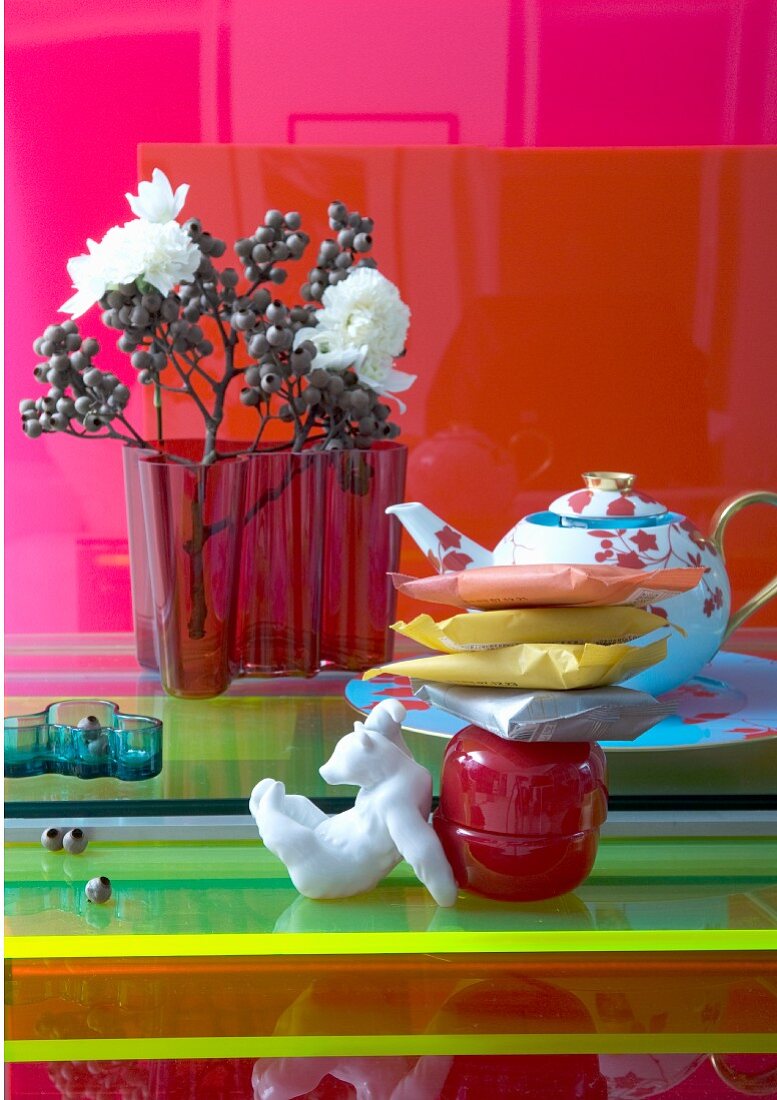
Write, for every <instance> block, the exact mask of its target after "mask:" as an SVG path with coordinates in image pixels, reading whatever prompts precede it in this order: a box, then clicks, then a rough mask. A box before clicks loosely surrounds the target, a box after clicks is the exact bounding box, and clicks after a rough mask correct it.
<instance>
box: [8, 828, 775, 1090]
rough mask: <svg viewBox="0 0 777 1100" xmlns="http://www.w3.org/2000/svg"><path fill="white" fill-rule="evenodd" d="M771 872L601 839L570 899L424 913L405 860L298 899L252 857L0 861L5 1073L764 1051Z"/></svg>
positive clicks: (136, 848) (755, 849) (265, 857)
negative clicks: (118, 1062)
mask: <svg viewBox="0 0 777 1100" xmlns="http://www.w3.org/2000/svg"><path fill="white" fill-rule="evenodd" d="M775 868H777V840H774V839H769V838H763V839H760V840H757V839H742V840H731V839H730V840H720V839H719V840H712V839H704V838H700V839H697V840H682V841H678V840H670V839H663V840H657V839H655V838H654V839H650V840H644V841H635V840H622V841H619V840H610V841H604V842H603V843H602V844H601V846H600V851H599V856H598V858H597V861H596V865H595V867H594V870H593V872H592V874H591V876H590V877H589V879H588V880H587V881H586V882H585V883H584V884H583V885H582V886H581V887H579V889H578V890H577V891H575V893H574V894H568V895H565V896H564V897H560V898H556V899H553V900H551V901H547V902H542V903H532V904H508V903H501V902H495V901H489V900H488V899H485V898H478V897H475V896H468V895H465V894H462V895H460V897H459V900H458V904H457V906H456V907H455V908H454V909H449V910H443V909H438V908H437V907H436V906H435V905H434V903H433V902H432V900H431V899H430V897H429V895H428V894H427V893H426V892H425V891H424V890H423V888H422V887H420V886H419V884H418V883H417V882H416V881H415V879H414V878H413V876H412V874H411V872H410V870H409V868H408V867H406V866H405V865H400V866H399V867H398V868H397V869H396V870H395V871H394V872H393V873H392V875H391V876H390V877H389V878H388V879H387V880H386V881H385V882H384V883H383V884H382V885H381V886H380V887H378V888H377V889H376V890H374V891H372V892H371V893H370V894H367V895H364V896H361V897H357V898H352V899H343V900H341V901H330V902H316V901H310V900H308V899H306V898H303V897H301V896H299V895H298V894H297V893H296V891H295V890H294V888H293V887H292V886H291V884H290V882H289V881H288V879H287V878H286V875H285V872H284V869H283V867H282V865H281V864H280V863H278V861H276V860H275V859H274V857H272V856H271V855H270V854H269V853H268V852H267V851H266V850H265V849H263V848H262V847H261V845H260V844H259V843H258V842H256V843H254V844H249V843H239V842H228V843H222V844H209V845H208V844H205V845H200V844H196V845H195V844H187V843H167V844H159V843H157V844H111V843H103V842H100V841H94V842H93V843H91V844H90V846H89V848H88V849H87V851H86V853H85V854H84V855H82V856H68V855H66V854H65V855H63V854H62V853H48V852H44V851H42V849H40V848H36V847H35V846H33V845H15V844H14V845H9V846H8V848H7V860H6V932H7V935H6V956H7V963H6V966H7V993H6V998H7V1013H6V1057H7V1059H8V1060H10V1061H59V1060H63V1059H64V1060H68V1059H74V1060H79V1059H85V1058H86V1059H111V1058H118V1059H129V1058H164V1057H167V1058H170V1057H179V1058H192V1057H194V1058H196V1057H234V1058H242V1057H249V1056H253V1057H258V1056H262V1057H279V1058H285V1057H299V1056H306V1057H321V1056H330V1055H337V1056H338V1057H340V1056H343V1057H345V1056H354V1055H370V1056H372V1055H379V1054H392V1055H411V1054H412V1055H421V1054H425V1055H431V1054H445V1055H449V1054H454V1053H456V1054H472V1055H474V1054H519V1053H524V1054H528V1053H534V1054H538V1053H543V1052H544V1053H549V1052H555V1053H565V1052H566V1053H574V1052H578V1053H579V1052H587V1053H591V1052H595V1053H611V1054H612V1053H624V1052H630V1053H634V1052H637V1051H638V1052H642V1053H645V1054H654V1053H656V1052H663V1053H671V1052H674V1053H678V1052H686V1051H689V1050H703V1051H707V1052H715V1051H717V1052H726V1051H727V1052H731V1051H741V1052H758V1051H768V1050H773V1049H774V1034H775V1032H776V1031H777V959H775V956H774V951H773V948H774V944H775V929H777V874H776V873H775ZM97 874H107V875H108V876H109V877H110V878H111V880H112V882H113V884H114V894H113V897H112V899H111V900H110V901H109V902H108V903H107V904H106V905H102V906H96V905H90V904H89V903H88V902H86V900H85V897H84V884H85V882H86V880H87V879H88V878H90V877H92V876H94V875H97ZM292 1095H294V1094H292Z"/></svg>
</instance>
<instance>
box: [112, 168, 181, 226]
mask: <svg viewBox="0 0 777 1100" xmlns="http://www.w3.org/2000/svg"><path fill="white" fill-rule="evenodd" d="M188 193H189V184H188V183H182V184H181V186H180V187H177V188H176V190H175V194H173V189H172V187H171V186H170V180H169V179H168V178H167V176H166V175H165V174H164V172H163V171H162V170H161V169H159V168H155V169H154V171H153V172H152V173H151V183H149V182H148V180H143V181H142V182H141V183H139V184H138V193H137V195H130V193H129V192H127V196H126V198H127V202H128V203H129V204H130V210H131V211H132V213H133V214H134V215H135V217H136V218H143V219H144V220H145V221H147V222H159V223H164V222H171V221H173V220H174V219H175V218H177V217H178V215H179V214H180V213H181V210H182V209H183V204H184V203H185V202H186V196H187V194H188Z"/></svg>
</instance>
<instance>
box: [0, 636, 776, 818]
mask: <svg viewBox="0 0 777 1100" xmlns="http://www.w3.org/2000/svg"><path fill="white" fill-rule="evenodd" d="M731 648H733V649H736V650H739V651H740V652H747V653H751V654H755V655H758V656H761V657H772V656H774V655H775V654H777V631H751V632H748V631H747V630H742V631H740V632H738V634H737V635H735V636H734V638H733V639H732V645H731ZM6 660H7V671H6V703H5V709H6V714H8V715H11V714H13V715H20V714H29V713H34V712H37V711H41V710H43V709H44V708H45V707H46V706H47V705H48V704H49V703H51V702H54V701H56V700H58V699H72V698H76V697H81V698H91V699H108V700H111V701H113V702H115V703H117V704H118V705H119V707H120V709H121V710H122V711H124V712H126V713H131V714H147V715H150V716H154V717H157V718H161V719H162V722H163V726H164V732H163V767H162V771H161V773H160V774H159V775H157V776H155V777H154V778H151V779H144V780H138V781H134V782H128V781H122V780H119V779H113V778H110V779H109V778H104V779H89V780H84V779H79V778H75V777H72V776H62V775H58V774H48V775H40V776H31V777H27V778H14V779H7V780H6V783H5V790H6V815H7V816H8V817H14V818H24V817H41V816H45V815H46V813H48V812H49V811H50V809H51V807H52V805H53V804H55V803H62V802H67V803H68V804H69V807H70V812H71V813H72V814H73V815H74V816H99V815H109V816H113V815H115V814H116V813H117V809H118V808H119V805H120V812H121V814H122V815H123V816H127V815H143V814H146V815H148V814H153V815H158V814H177V815H181V814H186V815H204V814H223V813H229V814H245V813H246V802H247V798H248V795H249V794H250V791H251V789H252V788H253V786H254V784H255V783H256V782H257V781H258V780H259V779H261V778H262V777H263V776H266V775H270V776H273V777H274V778H277V779H280V780H282V781H283V782H284V783H285V784H286V786H287V789H288V790H289V791H294V792H297V793H301V794H305V795H307V796H308V797H309V798H312V799H313V800H314V801H316V802H318V804H319V805H321V806H322V808H324V809H325V810H327V811H329V812H335V811H337V810H339V809H342V808H344V807H345V806H346V805H349V804H350V803H351V802H352V798H353V792H352V791H349V790H348V789H344V788H333V787H327V786H326V784H324V782H323V780H322V779H321V777H320V776H319V774H318V768H319V766H320V765H321V764H322V763H323V762H324V760H326V759H327V757H328V756H329V754H330V752H331V750H332V748H333V747H334V744H335V742H336V741H337V740H338V739H339V737H341V736H342V735H343V733H345V732H346V731H347V730H348V729H350V728H351V727H352V724H353V721H354V717H355V712H354V711H353V709H352V708H351V706H350V705H349V704H348V703H347V702H346V700H345V698H344V691H345V687H346V684H347V683H348V680H349V679H351V678H352V677H349V676H348V674H342V673H334V672H324V673H322V674H320V675H319V676H316V677H314V678H312V679H307V680H306V679H280V680H264V681H262V680H243V681H239V682H237V683H235V684H234V685H233V687H232V688H231V689H230V691H229V692H227V693H226V694H225V695H223V696H220V697H218V698H216V699H210V700H206V701H202V700H197V701H194V700H182V699H175V698H171V697H169V696H165V695H164V693H163V692H162V689H161V686H160V684H159V680H158V677H156V676H154V675H153V674H152V673H149V672H144V671H141V670H140V669H139V667H138V665H137V663H136V661H135V658H134V650H133V645H132V639H131V637H130V636H128V635H92V636H89V635H79V636H73V637H68V636H62V637H59V638H52V637H45V638H36V637H32V636H30V637H28V638H25V639H24V640H22V641H18V640H17V641H16V642H13V641H12V642H11V644H10V645H9V647H8V650H7V658H6ZM775 669H776V672H775V678H776V679H775V683H776V684H777V666H775ZM775 694H776V696H777V687H776V689H775ZM775 724H777V717H776V718H775ZM408 744H409V745H410V748H411V750H412V751H413V754H414V755H415V757H416V759H417V760H418V761H419V762H420V763H422V764H423V765H424V766H425V767H427V768H428V769H429V770H430V771H431V772H432V775H433V777H434V780H435V790H437V789H438V786H439V768H440V763H441V760H442V755H443V751H444V748H445V742H444V741H443V740H441V739H440V738H438V737H430V736H426V735H424V734H421V733H409V734H408ZM608 765H609V787H610V796H611V802H610V806H611V809H618V808H621V807H629V806H631V807H639V808H646V809H651V808H660V809H667V808H669V809H672V808H674V809H677V808H684V807H695V806H701V805H704V806H708V807H710V806H711V807H713V808H735V807H743V806H744V807H747V808H759V807H760V808H764V807H765V808H773V806H774V804H775V802H776V801H777V796H776V795H775V792H777V737H770V738H764V739H762V740H752V741H749V740H748V741H745V742H744V743H741V744H735V745H731V746H720V747H715V748H713V749H705V748H701V749H699V748H698V747H694V748H691V749H682V748H678V749H673V750H672V752H671V766H669V763H668V757H667V755H666V754H665V753H660V752H656V753H649V752H644V751H643V752H640V753H638V754H635V753H631V754H630V753H629V752H624V751H620V752H612V753H609V754H608Z"/></svg>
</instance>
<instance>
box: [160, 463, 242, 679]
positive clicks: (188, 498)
mask: <svg viewBox="0 0 777 1100" xmlns="http://www.w3.org/2000/svg"><path fill="white" fill-rule="evenodd" d="M246 466H247V460H246V459H245V458H243V457H231V458H226V459H222V460H221V461H219V462H217V463H215V464H214V465H212V466H201V465H184V464H182V463H181V462H179V461H175V460H174V459H173V458H170V457H163V456H154V457H147V458H143V459H142V460H141V462H140V488H141V497H142V501H143V516H144V521H145V528H146V544H147V552H148V563H149V571H150V576H151V590H152V594H153V600H154V614H155V626H156V633H157V640H158V646H159V666H160V672H161V676H162V685H163V687H164V689H165V691H166V692H168V693H169V694H170V695H178V696H181V697H183V698H207V697H209V696H213V695H219V694H220V693H221V692H223V691H225V690H226V689H227V688H228V687H229V684H230V680H231V671H230V664H229V645H230V635H231V627H232V622H231V618H232V609H233V605H234V598H233V583H234V577H235V571H236V567H237V559H238V554H239V550H240V535H241V527H242V522H241V520H242V515H243V496H244V486H245V472H246Z"/></svg>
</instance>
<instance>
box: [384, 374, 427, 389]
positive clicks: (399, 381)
mask: <svg viewBox="0 0 777 1100" xmlns="http://www.w3.org/2000/svg"><path fill="white" fill-rule="evenodd" d="M417 378H418V375H417V374H408V373H407V371H403V370H391V371H389V373H388V375H387V376H386V378H385V380H384V383H383V385H384V386H385V388H386V391H387V392H388V393H403V392H404V391H405V390H409V389H410V387H411V386H412V385H413V383H414V382H415V380H416V379H417Z"/></svg>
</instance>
